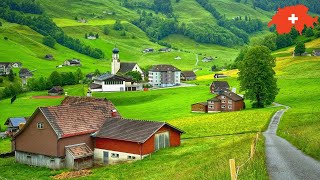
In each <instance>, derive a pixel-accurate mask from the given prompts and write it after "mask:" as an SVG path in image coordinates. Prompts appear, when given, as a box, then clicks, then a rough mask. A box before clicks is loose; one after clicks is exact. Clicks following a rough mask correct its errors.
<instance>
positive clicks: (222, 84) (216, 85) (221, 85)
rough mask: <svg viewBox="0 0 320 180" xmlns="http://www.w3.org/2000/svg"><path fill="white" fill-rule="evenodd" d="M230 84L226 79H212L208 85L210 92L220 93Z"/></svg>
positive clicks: (227, 88)
mask: <svg viewBox="0 0 320 180" xmlns="http://www.w3.org/2000/svg"><path fill="white" fill-rule="evenodd" d="M229 88H230V86H229V84H228V82H227V81H213V82H212V83H211V85H210V92H211V93H212V94H220V93H222V92H225V91H227V90H229Z"/></svg>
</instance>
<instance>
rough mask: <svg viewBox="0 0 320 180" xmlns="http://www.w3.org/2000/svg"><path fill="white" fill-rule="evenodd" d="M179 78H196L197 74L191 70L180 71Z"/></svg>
mask: <svg viewBox="0 0 320 180" xmlns="http://www.w3.org/2000/svg"><path fill="white" fill-rule="evenodd" d="M180 78H181V80H182V81H191V80H196V79H197V75H196V73H194V72H193V71H181V74H180Z"/></svg>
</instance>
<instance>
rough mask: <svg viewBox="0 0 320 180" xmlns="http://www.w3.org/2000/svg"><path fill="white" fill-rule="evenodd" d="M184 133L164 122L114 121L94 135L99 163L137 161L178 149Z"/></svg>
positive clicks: (110, 121)
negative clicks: (174, 148)
mask: <svg viewBox="0 0 320 180" xmlns="http://www.w3.org/2000/svg"><path fill="white" fill-rule="evenodd" d="M182 133H183V131H181V130H179V129H178V128H176V127H173V126H171V125H170V124H167V123H164V122H152V121H141V120H129V119H119V118H112V119H108V120H106V122H105V123H104V125H103V126H102V128H101V129H100V130H99V131H98V132H97V133H96V134H95V135H94V144H95V149H94V157H95V161H96V162H99V163H104V164H109V163H116V162H119V161H127V160H138V159H142V158H144V157H145V156H147V155H149V154H151V153H153V152H155V151H157V150H159V149H162V148H166V147H171V146H179V145H180V135H181V134H182Z"/></svg>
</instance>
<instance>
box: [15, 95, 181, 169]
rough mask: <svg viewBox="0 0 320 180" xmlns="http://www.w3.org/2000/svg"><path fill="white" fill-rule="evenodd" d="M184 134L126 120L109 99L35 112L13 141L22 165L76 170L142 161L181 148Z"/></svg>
mask: <svg viewBox="0 0 320 180" xmlns="http://www.w3.org/2000/svg"><path fill="white" fill-rule="evenodd" d="M182 133H183V131H181V130H179V129H177V128H175V127H173V126H171V125H170V124H167V123H164V122H152V121H141V120H129V119H122V118H121V115H120V114H119V113H118V111H117V110H116V108H115V107H114V105H113V104H112V102H111V101H109V100H106V99H99V98H92V97H66V98H65V99H64V100H63V101H62V103H61V105H58V106H50V107H39V108H37V109H36V111H35V112H34V113H33V114H32V116H31V117H30V118H29V120H28V121H27V123H26V124H25V126H24V127H23V128H22V130H20V131H19V132H18V133H16V134H15V135H14V137H13V141H12V143H13V150H15V158H16V161H17V162H19V163H23V164H29V165H33V166H43V167H48V168H51V169H61V168H69V169H75V170H78V169H83V168H89V167H92V165H93V163H94V160H95V162H96V163H103V164H111V163H115V162H121V161H130V160H139V159H142V158H143V157H145V156H147V155H149V154H151V153H153V152H155V151H157V150H159V149H162V148H166V147H170V146H179V145H180V136H181V134H182ZM34 142H37V143H34Z"/></svg>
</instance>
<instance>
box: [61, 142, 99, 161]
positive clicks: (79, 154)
mask: <svg viewBox="0 0 320 180" xmlns="http://www.w3.org/2000/svg"><path fill="white" fill-rule="evenodd" d="M65 148H66V151H67V152H69V153H70V154H71V155H72V156H73V158H74V159H78V158H83V157H88V156H92V155H93V152H92V150H91V149H90V148H89V147H88V146H87V145H86V144H85V143H81V144H75V145H70V146H66V147H65Z"/></svg>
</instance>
